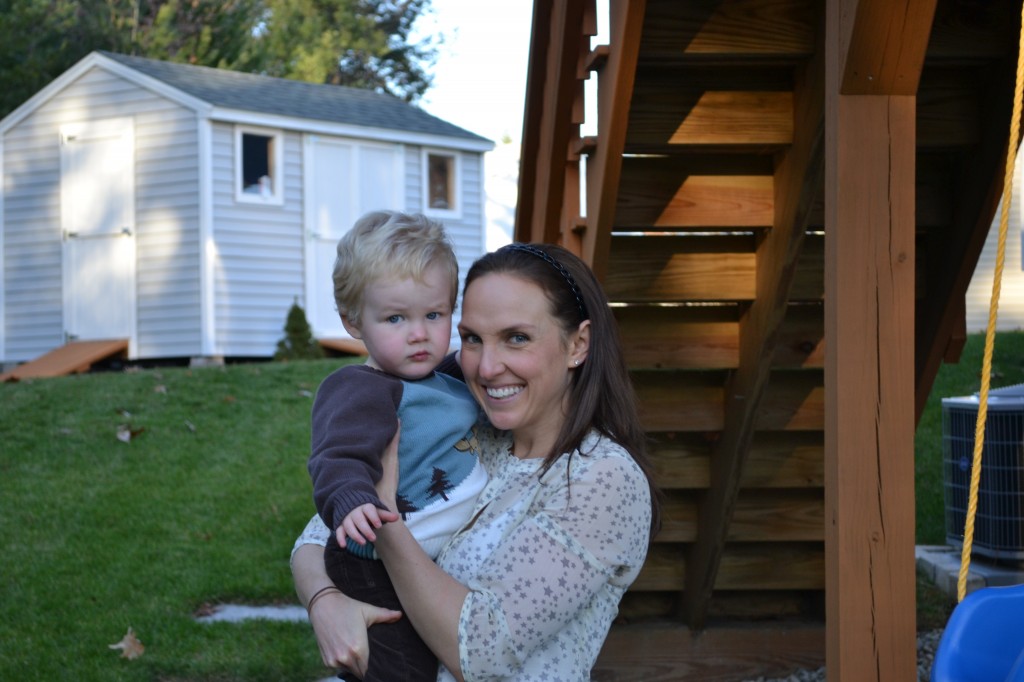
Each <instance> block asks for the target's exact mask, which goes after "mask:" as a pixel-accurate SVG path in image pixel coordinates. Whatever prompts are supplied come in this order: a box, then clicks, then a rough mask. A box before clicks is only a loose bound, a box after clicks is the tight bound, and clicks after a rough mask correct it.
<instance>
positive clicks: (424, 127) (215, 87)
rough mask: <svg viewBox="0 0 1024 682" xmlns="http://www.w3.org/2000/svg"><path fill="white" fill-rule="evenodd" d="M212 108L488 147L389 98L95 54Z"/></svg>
mask: <svg viewBox="0 0 1024 682" xmlns="http://www.w3.org/2000/svg"><path fill="white" fill-rule="evenodd" d="M98 53H99V54H101V55H103V56H105V57H108V58H110V59H112V60H114V61H116V62H118V63H120V64H122V65H124V66H127V67H129V68H131V69H134V70H136V71H138V72H140V73H143V74H145V75H147V76H150V77H151V78H155V79H157V80H159V81H162V82H163V83H166V84H167V85H169V86H171V87H173V88H176V89H178V90H180V91H182V92H184V93H186V94H188V95H191V96H192V97H195V98H197V99H199V100H202V101H204V102H207V103H209V104H211V105H213V106H217V107H224V108H228V109H236V110H241V111H253V112H258V113H264V114H276V115H280V116H291V117H295V118H302V119H313V120H319V121H328V122H331V123H342V124H349V125H358V126H368V127H376V128H387V129H393V130H402V131H408V132H417V133H425V134H430V135H440V136H444V137H454V138H463V139H467V140H477V141H483V142H489V141H490V140H488V139H487V138H485V137H482V136H480V135H477V134H476V133H472V132H470V131H468V130H465V129H464V128H460V127H459V126H456V125H454V124H452V123H448V122H447V121H444V120H442V119H440V118H437V117H436V116H432V115H430V114H428V113H427V112H425V111H423V110H422V109H420V108H419V107H416V106H415V105H412V104H409V103H407V102H403V101H402V100H400V99H398V98H397V97H394V96H392V95H386V94H381V93H378V92H374V91H372V90H363V89H359V88H350V87H345V86H339V85H324V84H318V83H306V82H302V81H296V80H289V79H287V78H274V77H271V76H262V75H258V74H252V73H242V72H240V71H229V70H227V69H215V68H210V67H206V66H194V65H191V64H176V63H173V62H165V61H160V60H157V59H147V58H144V57H134V56H129V55H123V54H117V53H114V52H106V51H102V50H101V51H98Z"/></svg>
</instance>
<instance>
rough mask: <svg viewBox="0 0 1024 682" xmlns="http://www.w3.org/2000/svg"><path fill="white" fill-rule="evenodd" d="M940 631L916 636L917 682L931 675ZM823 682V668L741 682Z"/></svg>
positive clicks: (926, 681)
mask: <svg viewBox="0 0 1024 682" xmlns="http://www.w3.org/2000/svg"><path fill="white" fill-rule="evenodd" d="M941 639H942V630H931V631H929V632H921V633H918V635H917V682H928V680H929V678H930V677H931V674H932V662H933V661H934V660H935V650H936V649H938V648H939V640H941ZM819 680H820V681H821V682H824V680H825V667H824V666H822V667H820V668H818V669H817V670H795V671H793V673H791V674H790V675H789V676H788V677H756V678H754V679H751V680H744V681H743V682H819Z"/></svg>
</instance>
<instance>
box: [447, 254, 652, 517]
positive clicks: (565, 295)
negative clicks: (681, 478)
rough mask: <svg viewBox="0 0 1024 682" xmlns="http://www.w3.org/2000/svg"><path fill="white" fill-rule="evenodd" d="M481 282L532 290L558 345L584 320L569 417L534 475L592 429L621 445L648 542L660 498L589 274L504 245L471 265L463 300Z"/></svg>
mask: <svg viewBox="0 0 1024 682" xmlns="http://www.w3.org/2000/svg"><path fill="white" fill-rule="evenodd" d="M489 274H508V275H512V276H514V277H518V278H520V279H522V280H524V281H527V282H531V283H533V284H535V285H537V286H538V287H540V288H541V290H542V291H543V292H544V294H545V295H546V296H547V298H548V301H549V302H550V304H551V306H550V309H551V315H552V316H553V317H554V318H555V319H556V320H558V323H559V325H560V326H561V328H562V332H563V335H564V336H565V337H568V336H569V335H571V334H572V333H574V332H575V331H576V330H577V329H578V328H579V326H580V324H581V323H582V322H583V321H584V320H587V319H589V320H590V348H589V350H588V352H587V359H586V360H585V361H584V362H583V364H582V365H580V366H579V367H577V368H575V369H574V370H573V372H572V378H571V383H570V385H569V398H568V402H569V405H570V406H571V409H570V410H569V414H568V415H566V419H565V421H564V422H563V423H562V430H561V432H560V433H559V434H558V437H557V439H556V440H555V444H554V446H553V447H552V449H551V452H549V453H548V454H547V456H546V457H545V458H544V465H543V467H542V469H541V471H542V473H543V472H544V471H547V470H548V469H549V468H550V467H551V465H552V464H554V463H555V461H556V460H557V459H558V458H559V457H561V456H562V455H563V454H564V453H569V456H572V455H571V453H573V452H575V451H576V450H578V449H579V448H580V446H581V444H582V443H583V439H584V437H586V435H587V433H588V432H589V431H590V430H591V429H595V430H596V431H597V432H598V433H600V434H602V435H604V436H607V437H608V438H610V439H611V440H613V441H615V442H616V443H618V444H619V445H621V446H622V447H623V448H624V449H625V450H626V451H627V452H628V453H629V454H630V455H631V456H632V457H633V459H634V460H635V461H636V463H637V465H638V466H639V467H640V469H641V470H642V471H643V472H644V475H645V476H646V477H647V482H648V485H649V486H650V488H651V535H652V536H653V535H654V533H655V532H657V530H658V528H659V527H660V526H661V501H660V493H659V491H658V488H657V486H656V485H655V483H654V478H653V476H652V474H651V466H650V462H649V460H648V458H647V436H646V434H645V433H644V430H643V427H642V426H641V425H640V415H639V413H638V410H637V398H636V392H635V391H634V389H633V383H632V381H631V380H630V378H629V372H628V370H627V369H626V361H625V358H624V357H623V354H622V344H621V341H620V340H619V329H618V324H617V323H616V321H615V317H614V316H613V315H612V311H611V308H610V307H609V305H608V298H607V297H606V296H605V293H604V290H603V289H602V288H601V285H600V283H598V281H597V278H596V277H595V276H594V273H593V271H591V269H590V268H589V267H588V266H587V264H586V263H584V262H583V261H582V260H580V259H579V258H578V257H577V256H575V255H573V254H572V253H571V252H570V251H568V250H566V249H564V248H562V247H560V246H556V245H554V244H510V245H508V246H505V247H502V248H500V249H498V250H497V251H493V252H491V253H488V254H485V255H484V256H482V257H481V258H479V259H478V260H477V261H476V262H475V263H473V265H472V267H470V269H469V273H468V274H467V275H466V284H465V287H464V288H463V295H465V291H466V289H468V288H469V285H470V284H471V283H472V282H473V281H474V280H476V279H478V278H480V277H483V276H484V275H489Z"/></svg>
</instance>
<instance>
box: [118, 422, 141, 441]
mask: <svg viewBox="0 0 1024 682" xmlns="http://www.w3.org/2000/svg"><path fill="white" fill-rule="evenodd" d="M145 430H146V429H145V428H141V429H133V428H131V427H130V426H128V425H127V424H121V425H120V426H118V427H117V439H118V440H119V441H121V442H122V443H130V442H131V440H132V438H135V436H137V435H139V434H140V433H142V432H143V431H145Z"/></svg>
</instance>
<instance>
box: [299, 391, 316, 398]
mask: <svg viewBox="0 0 1024 682" xmlns="http://www.w3.org/2000/svg"><path fill="white" fill-rule="evenodd" d="M299 395H301V396H302V397H303V398H312V397H313V392H312V391H308V390H306V389H302V390H301V391H299Z"/></svg>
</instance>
